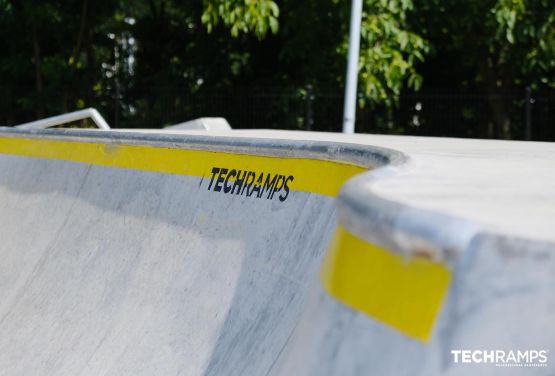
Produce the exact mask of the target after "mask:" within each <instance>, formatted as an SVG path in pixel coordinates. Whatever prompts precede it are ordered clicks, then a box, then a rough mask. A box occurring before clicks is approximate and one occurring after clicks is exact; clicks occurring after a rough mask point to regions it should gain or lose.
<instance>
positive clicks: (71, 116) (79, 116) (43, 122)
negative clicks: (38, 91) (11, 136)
mask: <svg viewBox="0 0 555 376" xmlns="http://www.w3.org/2000/svg"><path fill="white" fill-rule="evenodd" d="M88 118H90V119H92V121H93V122H94V123H95V124H96V126H97V127H98V128H100V129H105V130H108V129H111V128H110V126H109V125H108V123H107V122H106V120H104V118H103V117H102V115H100V113H99V112H98V111H97V110H95V109H94V108H86V109H84V110H79V111H74V112H70V113H67V114H63V115H57V116H52V117H48V118H46V119H40V120H36V121H31V122H29V123H23V124H19V125H16V128H20V129H46V128H51V127H55V126H58V125H62V124H67V123H72V122H74V121H78V120H83V119H88Z"/></svg>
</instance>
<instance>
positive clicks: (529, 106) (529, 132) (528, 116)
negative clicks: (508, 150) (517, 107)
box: [524, 86, 533, 141]
mask: <svg viewBox="0 0 555 376" xmlns="http://www.w3.org/2000/svg"><path fill="white" fill-rule="evenodd" d="M532 103H533V99H532V89H530V86H527V87H526V104H525V108H526V123H525V127H526V128H525V132H526V133H525V136H524V139H525V140H527V141H530V140H531V139H532Z"/></svg>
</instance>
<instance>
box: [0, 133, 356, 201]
mask: <svg viewBox="0 0 555 376" xmlns="http://www.w3.org/2000/svg"><path fill="white" fill-rule="evenodd" d="M0 153H2V154H13V155H21V156H27V157H38V158H49V159H61V160H67V161H74V162H83V163H88V164H94V165H101V166H110V167H122V168H132V169H137V170H144V171H154V172H162V173H168V174H180V175H190V176H199V177H205V178H211V177H212V168H213V167H221V168H227V169H230V170H231V169H236V170H241V171H244V170H250V171H255V172H257V173H261V172H263V173H265V174H266V173H270V174H282V175H286V176H289V175H293V176H294V178H295V179H294V180H293V181H292V182H290V183H289V188H290V189H292V190H297V191H303V192H311V193H319V194H324V195H328V196H336V195H337V193H338V192H339V189H340V188H341V186H342V185H343V183H344V182H345V181H346V180H347V179H349V178H350V177H352V176H354V175H357V174H359V173H361V172H364V171H366V170H367V168H365V167H361V166H356V165H353V164H347V163H342V162H334V161H324V160H316V159H308V158H283V157H279V158H278V157H270V156H259V155H248V154H235V153H226V152H218V151H206V150H192V149H176V148H165V147H159V146H142V145H125V144H103V143H93V142H81V141H59V140H49V139H35V138H20V137H0Z"/></svg>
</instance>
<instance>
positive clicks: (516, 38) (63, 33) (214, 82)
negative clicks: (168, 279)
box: [0, 0, 555, 141]
mask: <svg viewBox="0 0 555 376" xmlns="http://www.w3.org/2000/svg"><path fill="white" fill-rule="evenodd" d="M349 16H350V2H349V1H338V0H282V1H277V0H276V1H272V0H204V1H201V0H198V1H177V0H136V1H113V0H96V1H93V0H66V1H62V0H58V1H50V0H44V1H31V0H20V1H16V0H11V1H10V0H0V33H1V37H0V51H1V53H0V126H2V125H15V124H18V123H22V122H25V121H31V120H34V119H38V118H43V117H46V116H50V115H56V114H60V113H65V112H68V111H73V110H77V109H80V108H85V107H96V108H97V109H98V110H99V111H100V112H101V114H102V115H103V116H104V117H105V118H106V120H107V121H108V122H109V123H110V125H111V126H112V127H116V128H117V127H120V128H121V127H126V128H134V127H149V128H157V127H162V126H166V125H169V124H172V123H176V122H181V121H185V120H190V119H193V118H196V117H201V116H223V117H226V118H227V119H228V121H229V122H230V124H231V125H232V127H233V128H279V129H311V130H322V131H339V130H340V129H341V122H342V120H341V119H342V111H343V90H344V76H345V69H346V52H347V43H348V27H349ZM358 98H359V110H358V113H357V125H356V126H357V131H360V132H372V133H390V134H415V135H431V136H455V137H480V138H507V139H524V138H526V129H527V128H528V129H529V132H530V138H532V139H535V140H551V141H553V140H555V2H554V1H553V0H464V1H463V0H420V1H415V2H412V1H410V0H383V1H382V0H364V14H363V20H362V40H361V56H360V74H359V97H358Z"/></svg>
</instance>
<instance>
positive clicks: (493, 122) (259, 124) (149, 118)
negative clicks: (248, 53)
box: [0, 86, 555, 141]
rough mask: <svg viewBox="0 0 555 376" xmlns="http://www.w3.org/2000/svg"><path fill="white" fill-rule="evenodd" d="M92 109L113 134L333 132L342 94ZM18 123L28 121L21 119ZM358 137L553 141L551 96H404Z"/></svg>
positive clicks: (177, 100)
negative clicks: (210, 124) (174, 129)
mask: <svg viewBox="0 0 555 376" xmlns="http://www.w3.org/2000/svg"><path fill="white" fill-rule="evenodd" d="M50 98H52V96H51V97H50ZM90 101H92V102H93V103H86V105H87V106H94V107H97V108H98V109H99V111H100V112H101V113H102V114H103V115H104V117H105V118H106V120H107V121H108V122H109V123H110V125H111V126H112V127H114V128H159V127H163V126H166V125H170V124H173V123H178V122H182V121H185V120H190V119H193V118H197V117H207V116H221V117H225V118H226V119H227V120H228V121H229V123H230V124H231V126H232V127H233V128H270V129H298V130H307V129H308V130H318V131H331V132H338V131H340V130H341V125H342V113H343V92H342V90H341V89H337V90H317V89H313V88H311V87H310V86H308V87H306V88H302V89H299V90H278V89H275V88H271V89H269V88H254V89H253V88H236V89H233V90H231V89H230V90H227V91H222V90H215V89H214V90H209V89H204V90H201V91H198V92H195V93H192V92H191V91H190V90H188V89H183V88H176V87H171V88H168V87H148V88H146V87H145V88H133V90H127V91H119V90H118V92H117V95H116V93H114V94H113V95H107V96H105V97H104V98H92V99H90ZM2 107H3V106H2ZM500 108H501V109H502V112H503V113H502V114H501V115H502V116H503V118H504V122H505V128H506V129H504V132H500V130H499V116H500V114H499V109H500ZM495 109H497V113H496V112H495ZM68 110H74V108H67V105H65V106H59V108H58V107H57V106H54V107H52V106H51V107H49V108H48V109H47V111H46V112H50V113H46V114H45V115H53V114H56V113H60V112H67V111H68ZM28 112H29V111H28ZM30 113H31V114H32V111H30ZM496 116H497V118H496ZM20 117H24V116H20ZM0 119H1V113H0ZM17 120H18V121H17V122H23V121H28V120H33V119H32V118H31V119H29V116H28V115H27V118H25V119H17ZM13 121H15V120H12V122H13ZM356 130H357V132H364V133H382V134H408V135H422V136H439V137H445V136H447V137H472V138H511V139H520V140H522V139H531V140H542V141H555V91H553V90H552V91H543V92H533V91H531V90H529V89H526V88H523V89H521V90H514V91H507V92H503V93H501V94H498V95H496V96H491V95H487V94H485V93H481V92H477V91H470V90H454V89H428V90H423V91H421V92H418V93H405V94H403V95H401V96H400V97H399V98H397V104H396V105H395V106H394V107H393V108H386V107H383V106H368V105H367V106H364V107H362V108H359V109H358V111H357V123H356Z"/></svg>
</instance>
